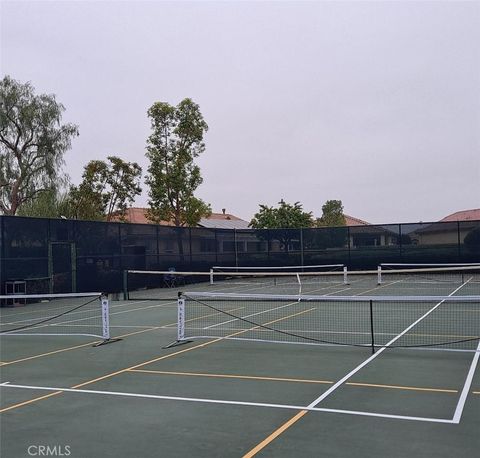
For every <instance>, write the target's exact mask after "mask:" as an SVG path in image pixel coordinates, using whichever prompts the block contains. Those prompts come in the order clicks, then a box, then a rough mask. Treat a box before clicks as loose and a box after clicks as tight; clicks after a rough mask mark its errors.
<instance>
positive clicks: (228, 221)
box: [198, 208, 249, 229]
mask: <svg viewBox="0 0 480 458" xmlns="http://www.w3.org/2000/svg"><path fill="white" fill-rule="evenodd" d="M248 224H249V223H248V221H245V220H243V219H241V218H239V217H238V216H235V215H232V214H230V213H226V210H225V209H224V208H223V209H222V213H212V214H211V215H210V216H209V217H207V218H202V219H201V220H200V222H199V223H198V226H199V227H208V228H218V229H249V226H248Z"/></svg>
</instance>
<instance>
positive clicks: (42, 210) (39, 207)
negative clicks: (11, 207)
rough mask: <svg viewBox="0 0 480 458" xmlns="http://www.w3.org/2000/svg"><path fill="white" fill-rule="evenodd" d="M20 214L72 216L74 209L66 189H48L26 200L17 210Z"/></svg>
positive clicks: (49, 216)
mask: <svg viewBox="0 0 480 458" xmlns="http://www.w3.org/2000/svg"><path fill="white" fill-rule="evenodd" d="M17 215H18V216H33V217H37V218H61V217H64V218H71V216H72V209H71V205H70V199H69V197H68V193H67V192H66V191H62V190H58V189H53V188H52V189H47V190H45V191H43V192H41V193H39V194H37V195H36V196H35V198H34V199H31V200H29V201H28V202H25V203H24V204H23V205H22V206H21V207H20V208H19V209H18V211H17Z"/></svg>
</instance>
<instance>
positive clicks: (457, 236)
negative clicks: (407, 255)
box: [412, 208, 480, 245]
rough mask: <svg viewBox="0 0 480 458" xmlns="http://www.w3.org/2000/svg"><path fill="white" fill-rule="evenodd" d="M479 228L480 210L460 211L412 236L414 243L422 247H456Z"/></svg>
mask: <svg viewBox="0 0 480 458" xmlns="http://www.w3.org/2000/svg"><path fill="white" fill-rule="evenodd" d="M479 227H480V208H476V209H472V210H461V211H458V212H455V213H452V214H451V215H448V216H445V218H442V219H441V220H440V221H439V222H437V223H432V224H428V225H427V226H425V227H423V228H421V229H419V230H417V231H416V232H415V233H414V234H412V239H413V241H414V243H418V244H422V245H448V244H453V245H456V244H458V243H463V241H464V239H465V237H466V236H467V235H468V234H469V233H470V232H471V231H473V230H478V228H479Z"/></svg>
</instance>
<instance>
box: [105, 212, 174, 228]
mask: <svg viewBox="0 0 480 458" xmlns="http://www.w3.org/2000/svg"><path fill="white" fill-rule="evenodd" d="M146 212H147V209H146V208H138V207H130V208H127V210H126V211H125V218H124V221H126V222H128V223H135V224H154V223H152V222H151V221H150V220H149V219H147V215H146ZM112 221H121V219H120V217H113V218H112ZM160 224H161V225H162V226H173V223H172V222H171V221H162V222H161V223H160Z"/></svg>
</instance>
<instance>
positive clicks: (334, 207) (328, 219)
mask: <svg viewBox="0 0 480 458" xmlns="http://www.w3.org/2000/svg"><path fill="white" fill-rule="evenodd" d="M317 226H318V227H321V226H345V216H344V214H343V205H342V201H341V200H327V201H326V202H325V204H324V205H323V206H322V216H321V218H318V219H317Z"/></svg>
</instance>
